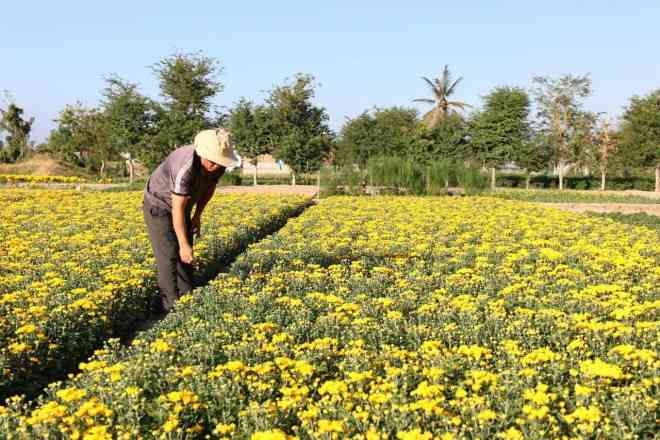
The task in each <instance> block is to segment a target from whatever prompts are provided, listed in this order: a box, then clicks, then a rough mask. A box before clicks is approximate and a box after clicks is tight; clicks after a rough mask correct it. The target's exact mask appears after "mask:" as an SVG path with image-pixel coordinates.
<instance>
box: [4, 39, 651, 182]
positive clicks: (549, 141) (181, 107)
mask: <svg viewBox="0 0 660 440" xmlns="http://www.w3.org/2000/svg"><path fill="white" fill-rule="evenodd" d="M150 69H151V71H152V73H153V74H154V75H155V77H156V78H157V80H158V83H159V89H160V98H161V99H160V100H156V99H151V98H149V97H147V96H145V95H143V94H142V93H141V92H140V90H139V86H138V85H137V84H135V83H132V82H130V81H128V80H125V79H122V78H120V77H118V76H110V77H108V78H106V79H105V87H104V89H103V91H102V100H101V102H100V104H99V105H98V106H97V107H86V106H83V105H82V104H80V103H75V104H71V105H67V106H66V107H65V108H64V109H63V110H62V111H61V112H60V114H59V115H58V117H57V119H56V121H55V122H56V123H57V127H56V128H55V129H54V130H53V131H52V132H51V133H50V135H49V137H48V139H47V141H46V142H45V143H44V144H42V145H39V146H37V148H36V149H38V150H39V151H45V152H49V153H51V154H53V155H55V156H57V157H59V158H61V159H62V160H64V161H67V162H69V163H73V164H76V165H79V166H83V167H86V168H88V169H90V170H91V171H95V172H99V173H101V174H103V173H104V171H105V166H106V164H107V163H108V162H110V161H117V160H121V159H126V160H127V161H128V163H129V164H130V163H132V161H133V159H137V160H139V161H140V162H142V163H143V164H145V165H146V166H147V167H148V168H153V167H154V166H155V165H157V164H158V163H159V162H160V161H161V160H162V159H163V158H164V157H165V156H166V155H167V154H168V153H169V152H170V151H172V150H173V149H174V148H176V147H177V146H180V145H184V144H188V143H190V142H191V141H192V139H193V137H194V135H195V134H196V133H197V132H198V131H199V130H202V129H205V128H210V127H217V126H225V127H228V128H230V130H231V131H232V133H233V137H234V142H235V144H236V146H237V149H238V150H239V153H240V154H241V156H242V157H244V159H245V160H246V161H248V162H250V163H252V164H253V165H254V166H255V184H256V169H257V167H258V160H259V157H260V156H261V155H264V154H271V155H273V156H274V157H275V158H276V159H279V160H282V161H284V162H285V163H286V164H287V165H289V166H290V167H291V169H292V171H293V178H294V182H295V176H296V175H300V174H301V173H310V172H314V171H317V170H319V169H320V167H321V166H322V165H324V164H330V165H335V166H345V167H347V166H348V167H355V168H358V169H366V167H367V164H368V162H369V161H370V160H373V159H377V158H382V157H394V158H400V159H405V160H409V161H414V162H416V163H418V164H420V165H421V166H427V167H429V169H430V167H431V166H432V165H433V164H434V163H436V162H438V161H443V162H447V161H450V162H451V161H453V162H457V163H458V162H461V163H464V164H471V165H474V166H478V167H481V168H486V169H490V170H491V178H492V182H493V183H494V176H495V170H496V169H498V168H502V167H504V166H507V165H510V164H515V165H516V166H518V167H519V168H520V169H522V170H523V171H524V172H525V173H527V175H528V176H531V175H532V174H533V173H548V172H554V173H556V174H558V176H559V186H560V188H562V187H563V178H564V176H565V175H567V173H570V174H574V175H575V174H578V175H580V174H583V175H586V174H596V173H598V174H600V175H601V178H602V186H603V188H604V187H605V181H606V177H607V175H608V174H612V173H616V174H619V175H621V174H626V173H631V172H633V171H635V170H654V171H655V179H656V190H657V191H660V89H658V90H655V91H652V92H651V93H649V94H647V95H645V96H634V97H632V98H631V99H630V102H629V103H628V105H627V106H626V107H625V109H624V113H623V116H622V118H621V121H620V123H619V124H615V123H614V122H613V121H610V120H609V119H608V118H607V116H606V115H604V114H601V113H595V112H591V111H588V110H586V109H585V106H584V101H585V99H586V98H587V97H589V96H590V95H591V93H592V83H591V79H590V77H589V76H588V75H582V76H579V75H577V76H576V75H563V76H560V77H558V78H551V77H544V76H540V77H534V78H532V86H531V88H530V89H529V90H526V89H524V88H522V87H515V86H500V87H496V88H494V89H493V90H491V91H490V92H489V93H488V94H487V95H485V96H484V97H483V103H482V104H483V105H481V106H480V108H479V109H477V110H473V111H471V112H470V113H469V114H468V113H467V111H468V109H471V108H473V107H472V106H471V105H469V104H468V103H465V102H462V101H458V100H455V99H454V98H453V97H454V96H455V95H456V93H457V89H458V87H459V85H460V83H461V81H462V78H458V79H455V80H454V79H453V77H452V74H451V72H450V70H449V67H448V66H445V67H444V69H443V71H442V72H441V75H440V77H439V78H435V79H430V78H427V77H422V80H423V81H424V82H425V83H426V84H427V85H428V86H429V89H430V92H431V96H430V97H429V98H418V99H415V100H413V101H415V102H421V103H426V104H430V105H432V106H433V107H432V109H431V110H430V111H429V112H427V113H425V114H424V115H421V116H420V115H419V114H418V112H417V110H415V109H414V108H411V107H407V106H396V107H390V108H374V109H371V110H367V111H364V112H363V113H362V114H360V115H358V116H357V117H355V118H352V119H348V120H347V121H346V122H345V123H344V125H343V126H342V128H341V130H340V132H339V133H337V134H335V133H333V132H332V131H331V130H330V128H329V127H328V114H327V111H326V109H325V108H323V107H321V106H319V105H317V104H315V103H314V98H315V90H316V87H317V84H316V83H315V80H314V77H313V76H311V75H308V74H297V75H295V76H294V77H293V78H291V79H288V80H285V81H284V82H283V83H282V84H281V85H278V86H275V87H273V89H272V90H270V91H268V92H267V96H266V98H265V100H264V102H263V103H258V104H255V103H254V102H252V101H250V100H248V99H246V98H241V99H239V101H238V102H236V103H235V104H234V105H233V107H232V108H231V109H229V110H227V111H224V110H223V109H219V108H217V107H215V106H214V105H213V100H214V99H215V97H216V96H218V95H219V94H220V93H221V92H222V91H223V88H224V86H223V84H222V82H221V81H220V79H219V77H220V74H221V73H222V70H223V69H222V66H221V64H220V62H219V60H218V59H216V58H213V57H209V56H207V55H205V54H203V53H201V52H196V53H175V54H172V55H170V56H167V57H165V58H163V59H161V60H160V61H158V62H157V63H155V64H153V65H152V66H151V67H150ZM0 110H1V111H2V114H1V116H2V118H1V119H0V131H2V132H3V133H5V136H4V137H3V139H2V140H0V160H1V161H3V162H13V161H17V160H20V159H21V158H22V157H24V156H25V153H26V151H28V150H29V149H30V143H29V133H30V130H31V126H32V123H33V120H32V119H30V120H26V119H24V117H23V110H22V109H21V108H20V107H18V106H17V105H16V104H15V103H11V104H9V106H6V108H5V109H0Z"/></svg>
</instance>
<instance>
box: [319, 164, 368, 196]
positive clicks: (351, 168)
mask: <svg viewBox="0 0 660 440" xmlns="http://www.w3.org/2000/svg"><path fill="white" fill-rule="evenodd" d="M320 171H321V193H322V194H323V195H324V196H328V195H334V194H351V195H358V194H362V193H364V189H365V187H366V185H367V179H368V177H367V175H366V173H365V172H364V171H361V170H360V169H359V168H358V167H357V166H355V165H352V164H351V165H343V166H326V167H322V168H321V170H320Z"/></svg>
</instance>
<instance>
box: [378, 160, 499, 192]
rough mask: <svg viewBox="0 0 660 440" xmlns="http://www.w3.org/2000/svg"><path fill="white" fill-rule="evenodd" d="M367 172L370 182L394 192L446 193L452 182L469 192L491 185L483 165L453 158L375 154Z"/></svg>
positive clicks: (382, 190) (384, 189) (386, 190)
mask: <svg viewBox="0 0 660 440" xmlns="http://www.w3.org/2000/svg"><path fill="white" fill-rule="evenodd" d="M367 175H368V180H369V183H370V185H373V186H375V187H382V188H381V189H380V192H389V193H394V194H417V195H421V194H427V195H433V194H446V193H447V187H448V186H449V185H450V184H458V185H460V186H461V187H463V189H464V190H465V192H466V193H468V194H472V193H477V192H481V191H483V190H484V189H486V188H487V187H488V179H487V178H486V177H485V176H484V175H483V174H482V173H481V170H480V169H479V168H477V167H474V166H472V165H466V164H465V163H463V162H451V161H449V160H438V161H433V162H430V163H428V164H422V163H420V162H418V161H415V160H412V159H402V158H399V157H392V156H381V157H375V158H372V159H371V160H370V161H369V163H368V166H367Z"/></svg>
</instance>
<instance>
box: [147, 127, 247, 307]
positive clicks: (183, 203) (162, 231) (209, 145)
mask: <svg viewBox="0 0 660 440" xmlns="http://www.w3.org/2000/svg"><path fill="white" fill-rule="evenodd" d="M238 162H239V159H238V157H237V156H236V154H235V152H234V149H233V147H232V144H231V136H230V134H229V132H228V131H227V130H225V129H217V130H204V131H201V132H200V133H198V134H197V136H195V141H194V143H193V145H186V146H183V147H180V148H177V149H176V150H174V151H173V152H172V153H170V155H169V156H167V158H166V159H165V160H164V161H163V162H162V163H161V164H160V165H159V166H158V167H157V168H156V170H155V171H154V172H153V173H152V174H151V176H150V177H149V180H148V181H147V184H146V186H145V189H144V220H145V222H146V224H147V229H148V231H149V240H150V241H151V247H152V249H153V252H154V256H155V257H156V266H157V267H158V287H159V288H160V299H161V304H160V305H159V307H160V306H162V309H161V310H160V312H161V313H166V312H169V311H170V309H171V308H172V306H173V305H174V302H175V301H176V300H177V299H178V298H179V297H180V296H181V295H183V294H185V293H187V292H189V291H190V290H192V289H193V287H194V283H193V262H194V254H193V235H197V236H198V237H199V235H200V231H201V220H202V212H204V208H205V207H206V204H207V203H208V202H209V200H211V197H213V193H214V192H215V187H216V185H217V183H218V180H219V179H220V177H221V176H222V174H223V173H224V172H225V169H227V168H230V167H234V166H237V165H238ZM193 206H195V213H194V215H191V214H192V209H193Z"/></svg>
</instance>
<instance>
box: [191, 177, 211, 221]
mask: <svg viewBox="0 0 660 440" xmlns="http://www.w3.org/2000/svg"><path fill="white" fill-rule="evenodd" d="M214 193H215V185H211V186H210V187H209V189H208V190H207V191H206V193H205V194H204V195H203V196H202V197H201V198H200V199H199V200H198V201H197V205H196V207H195V215H194V217H197V218H198V219H201V218H202V212H204V208H206V205H207V203H209V200H211V198H213V194H214Z"/></svg>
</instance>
